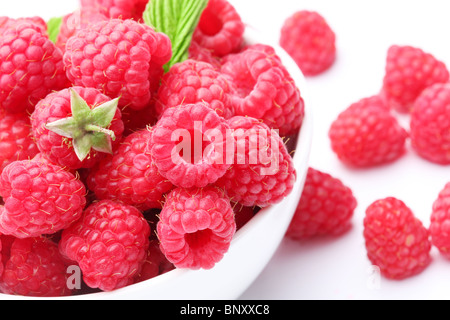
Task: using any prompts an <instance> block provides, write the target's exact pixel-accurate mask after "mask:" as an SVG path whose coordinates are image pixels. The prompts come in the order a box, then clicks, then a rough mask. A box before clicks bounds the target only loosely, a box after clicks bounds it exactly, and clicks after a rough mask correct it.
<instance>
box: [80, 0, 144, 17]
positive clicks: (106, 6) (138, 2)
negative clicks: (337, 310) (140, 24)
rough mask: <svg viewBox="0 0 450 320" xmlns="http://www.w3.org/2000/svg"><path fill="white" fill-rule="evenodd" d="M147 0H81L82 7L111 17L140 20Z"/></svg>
mask: <svg viewBox="0 0 450 320" xmlns="http://www.w3.org/2000/svg"><path fill="white" fill-rule="evenodd" d="M147 3H148V0H126V1H124V0H81V8H82V9H90V10H94V11H97V12H98V13H100V14H102V15H105V16H106V17H108V18H112V19H116V18H118V19H123V20H126V19H134V20H136V21H140V20H142V14H143V13H144V10H145V6H146V5H147Z"/></svg>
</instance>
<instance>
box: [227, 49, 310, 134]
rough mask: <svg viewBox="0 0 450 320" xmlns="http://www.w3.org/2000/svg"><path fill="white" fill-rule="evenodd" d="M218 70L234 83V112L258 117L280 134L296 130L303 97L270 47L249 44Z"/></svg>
mask: <svg viewBox="0 0 450 320" xmlns="http://www.w3.org/2000/svg"><path fill="white" fill-rule="evenodd" d="M221 71H222V72H223V73H224V74H225V75H227V76H228V77H229V78H230V81H231V82H232V84H233V86H234V87H235V92H234V94H233V96H232V98H233V105H234V113H235V115H240V116H249V117H252V118H256V119H261V120H262V121H263V122H264V123H266V124H267V125H268V126H269V127H271V128H273V129H279V131H280V135H281V136H285V135H288V134H292V133H297V132H298V130H299V129H300V127H301V124H302V122H303V117H304V102H303V98H302V97H301V95H300V91H299V89H298V88H297V86H296V84H295V81H294V80H293V79H292V77H291V76H290V74H289V72H288V71H287V70H286V68H285V67H284V65H283V63H282V61H281V59H280V58H279V57H278V56H277V55H276V53H275V50H274V49H273V48H272V47H270V46H266V45H262V44H258V45H252V46H249V47H247V48H246V49H245V50H244V51H242V52H241V53H238V54H234V55H230V56H228V57H227V58H226V59H225V60H224V64H223V65H222V69H221Z"/></svg>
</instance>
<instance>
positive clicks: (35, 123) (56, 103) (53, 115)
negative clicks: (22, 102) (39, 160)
mask: <svg viewBox="0 0 450 320" xmlns="http://www.w3.org/2000/svg"><path fill="white" fill-rule="evenodd" d="M73 91H74V92H76V93H77V94H78V95H79V97H80V98H81V100H80V99H79V98H78V97H77V96H75V95H74V94H73ZM83 100H84V101H83ZM110 101H111V99H110V98H109V97H108V96H106V95H104V94H102V93H101V92H100V91H99V90H97V89H93V88H83V87H73V88H71V89H64V90H61V91H58V92H53V93H51V94H49V95H48V96H47V97H45V99H42V100H41V101H39V103H38V104H37V105H36V108H35V110H34V112H33V113H32V114H31V125H32V132H33V135H34V138H35V139H36V143H37V146H38V148H39V150H40V152H41V153H42V154H43V155H44V156H45V157H46V158H48V159H49V160H50V161H51V162H53V163H55V164H58V165H60V166H62V167H67V168H69V169H79V168H90V167H92V166H94V165H95V163H96V162H98V161H100V160H101V159H102V158H103V157H104V156H105V155H106V153H105V152H109V150H105V149H102V148H101V147H100V146H97V147H96V146H95V144H94V145H91V144H87V145H84V144H83V143H85V142H86V140H85V139H88V138H90V137H92V139H90V140H91V143H95V141H94V140H95V139H98V138H101V137H104V138H105V139H106V142H105V143H109V144H110V145H111V148H113V147H115V146H116V145H117V144H118V143H119V141H120V139H121V137H122V132H123V130H124V125H123V122H122V120H121V112H120V110H119V109H117V110H116V111H115V114H114V117H113V119H112V121H110V123H109V125H106V126H105V125H103V126H102V127H104V129H107V130H109V131H108V132H109V134H105V133H103V132H95V131H93V130H90V129H86V126H87V125H95V126H96V128H97V129H98V130H101V129H99V127H100V126H99V125H98V124H99V121H100V120H102V118H100V117H97V116H96V115H93V114H91V115H90V116H82V117H80V119H79V118H76V117H74V114H73V112H74V110H75V109H74V107H75V106H77V108H78V107H84V106H85V103H87V106H88V107H89V108H90V109H91V110H93V111H92V112H96V111H94V110H97V111H98V110H100V109H99V108H100V106H102V105H104V104H105V103H110ZM83 114H84V111H83ZM69 118H72V119H75V120H77V119H78V120H80V121H78V120H77V122H76V124H75V125H74V126H75V127H74V128H69V129H73V130H75V132H71V134H69V135H67V133H62V132H59V131H58V130H54V129H51V128H50V127H49V125H50V124H52V123H55V121H58V120H59V121H61V120H63V119H69ZM110 135H113V136H114V137H115V140H114V141H111V140H112V137H111V136H110ZM77 139H80V145H81V147H82V148H83V149H84V147H86V148H87V150H85V151H87V152H88V153H87V154H85V155H84V158H83V159H80V154H79V152H78V151H77V148H78V144H76V143H77V141H78V140H77ZM91 147H92V150H91ZM83 151H84V150H83Z"/></svg>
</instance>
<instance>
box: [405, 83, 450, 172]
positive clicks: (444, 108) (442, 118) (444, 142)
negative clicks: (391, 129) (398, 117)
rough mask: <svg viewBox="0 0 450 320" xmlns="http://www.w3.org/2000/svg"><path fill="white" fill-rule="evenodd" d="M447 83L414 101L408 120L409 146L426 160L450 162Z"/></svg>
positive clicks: (449, 105) (425, 91)
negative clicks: (409, 131)
mask: <svg viewBox="0 0 450 320" xmlns="http://www.w3.org/2000/svg"><path fill="white" fill-rule="evenodd" d="M449 107H450V84H444V83H437V84H434V85H432V86H430V87H428V88H427V89H425V90H424V91H423V92H422V93H421V95H420V96H419V97H418V98H417V99H416V101H415V103H414V106H413V109H412V111H411V117H410V130H411V133H410V134H411V145H412V146H413V148H414V149H415V150H416V152H417V153H418V154H419V155H420V156H421V157H423V158H424V159H427V160H428V161H431V162H434V163H438V164H441V165H446V164H449V163H450V136H449V134H448V128H449V122H450V114H449V111H448V110H449Z"/></svg>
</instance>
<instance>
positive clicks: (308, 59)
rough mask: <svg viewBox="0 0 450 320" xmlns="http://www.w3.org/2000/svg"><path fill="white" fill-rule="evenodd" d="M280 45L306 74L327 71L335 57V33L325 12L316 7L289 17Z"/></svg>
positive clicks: (284, 25)
mask: <svg viewBox="0 0 450 320" xmlns="http://www.w3.org/2000/svg"><path fill="white" fill-rule="evenodd" d="M280 46H281V47H282V48H283V49H284V50H286V52H287V53H288V54H289V55H290V56H291V57H292V58H293V59H294V61H295V62H296V63H297V65H298V66H299V68H300V69H301V70H302V72H303V73H304V74H305V76H315V75H318V74H320V73H322V72H324V71H325V70H327V69H329V68H330V67H331V66H332V65H333V63H334V61H335V60H336V35H335V33H334V31H333V30H332V29H331V27H330V26H329V25H328V23H327V21H326V20H325V19H324V18H323V16H321V15H320V14H319V13H317V12H314V11H307V10H302V11H297V12H296V13H294V14H293V15H292V16H290V17H289V18H288V19H286V21H285V22H284V24H283V26H282V28H281V35H280Z"/></svg>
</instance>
